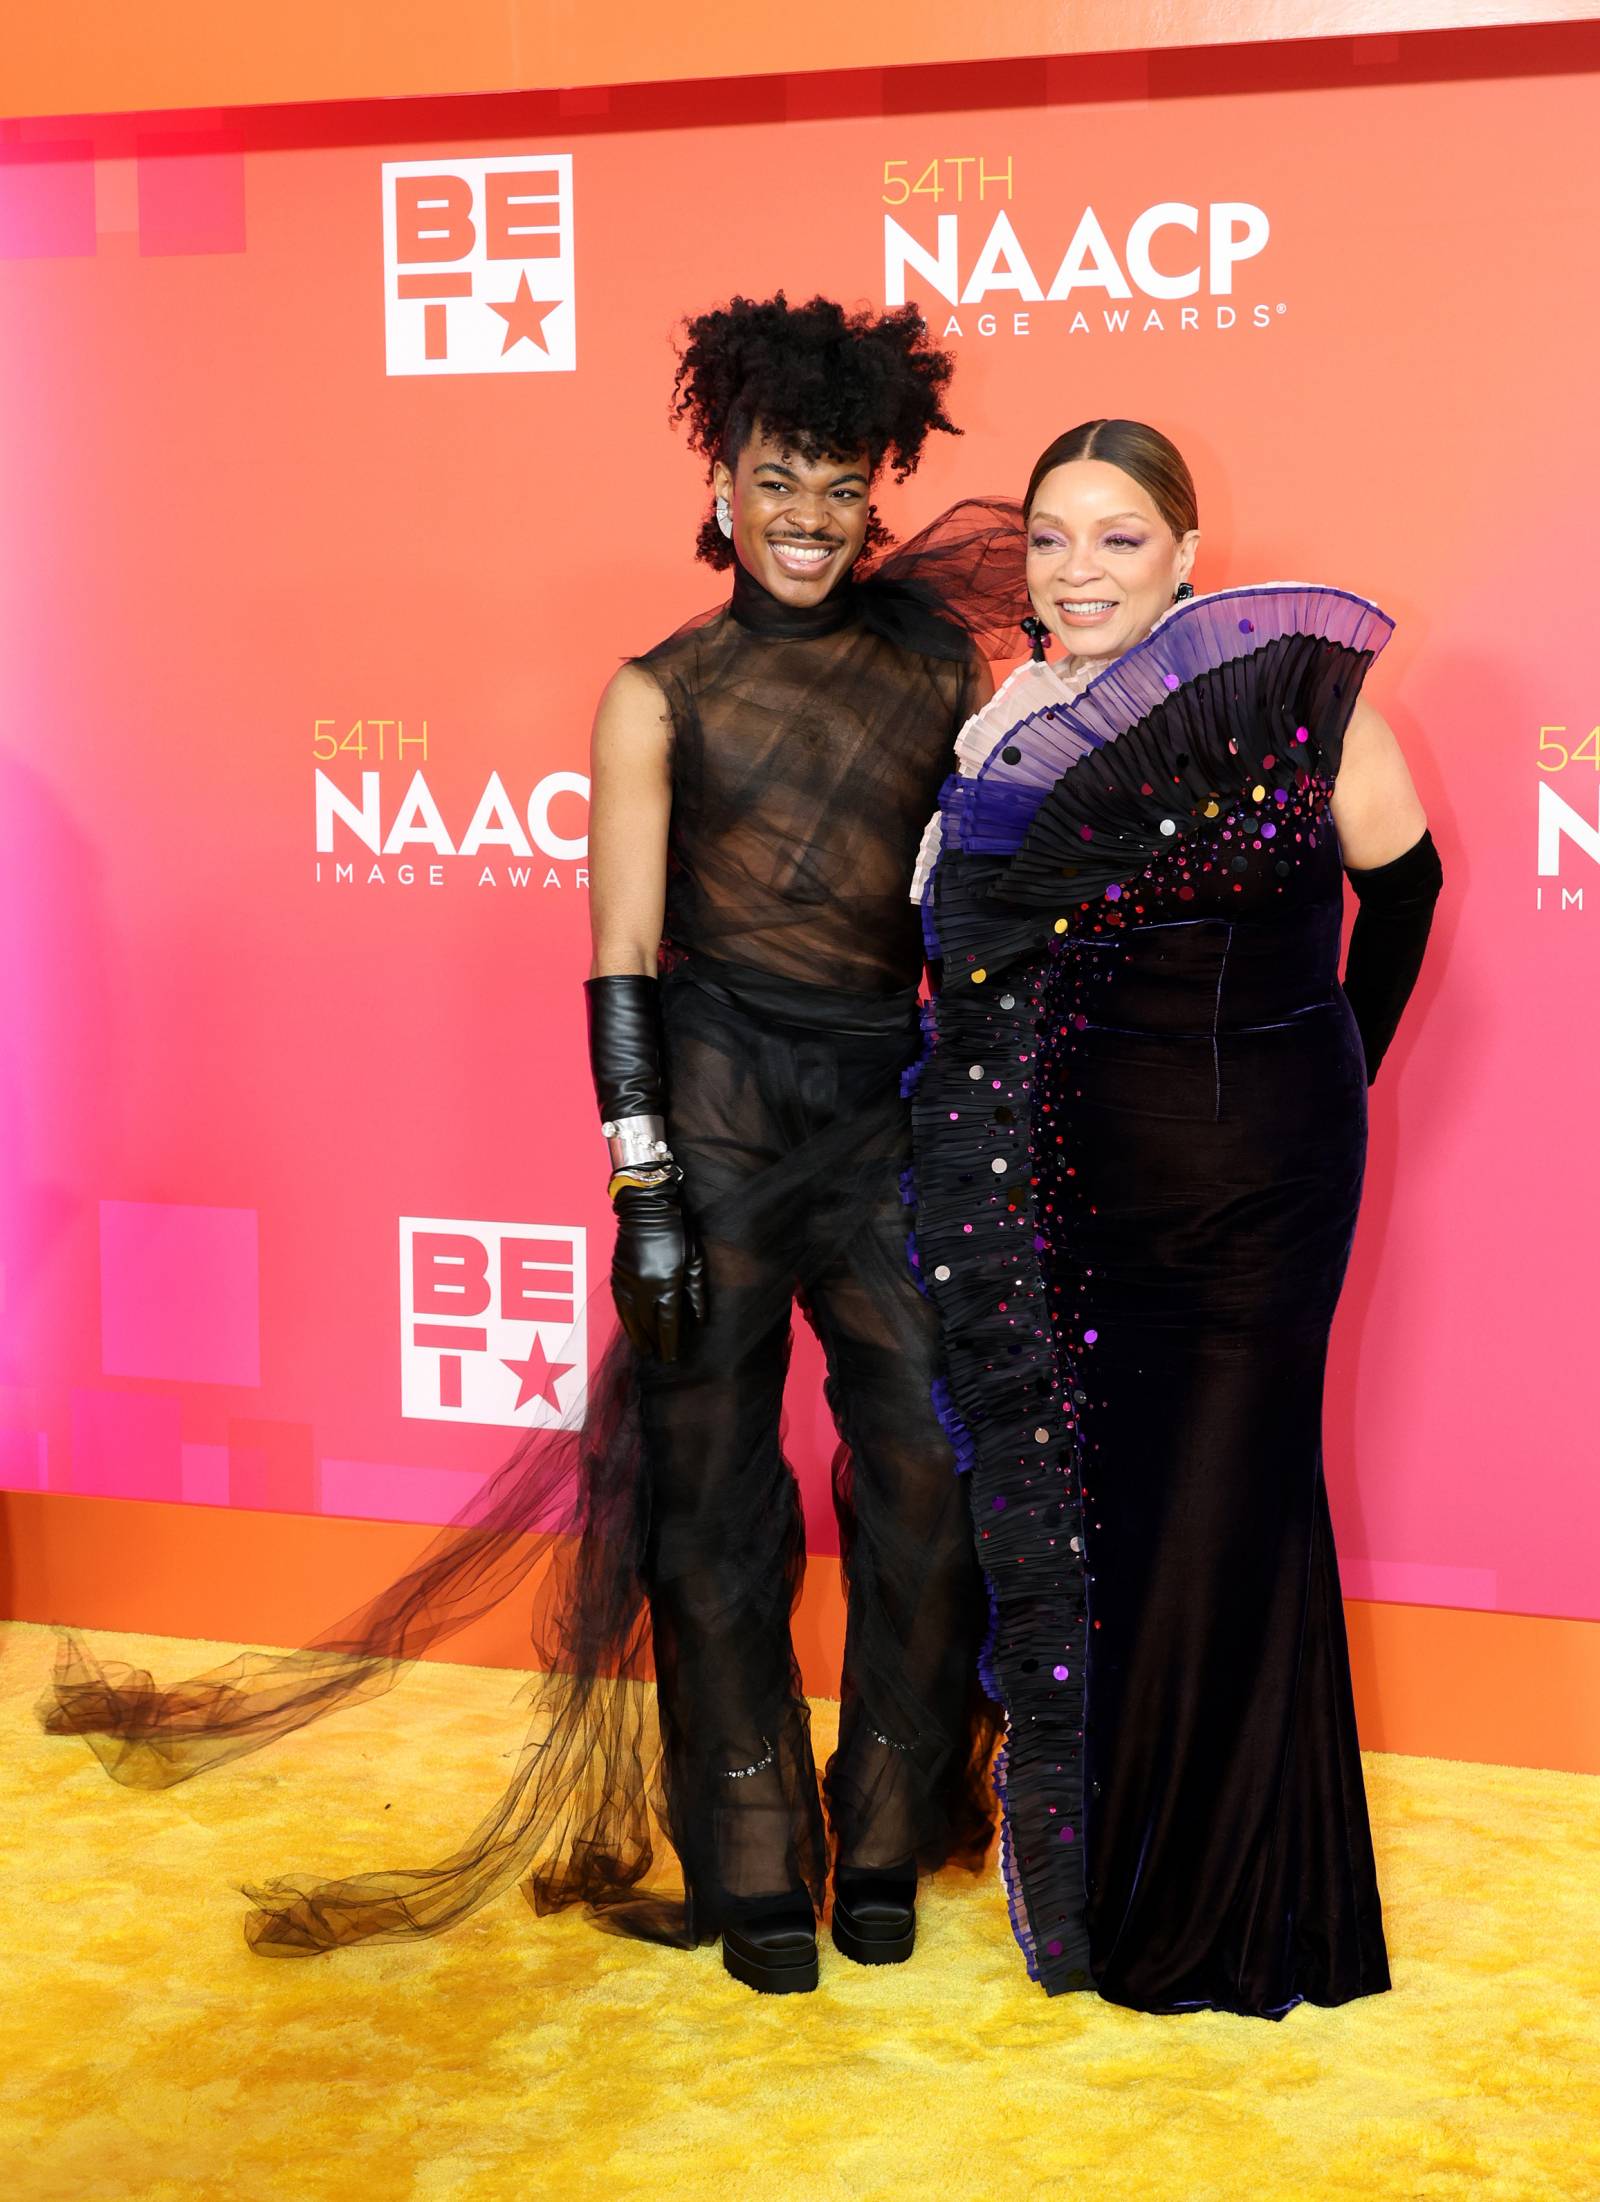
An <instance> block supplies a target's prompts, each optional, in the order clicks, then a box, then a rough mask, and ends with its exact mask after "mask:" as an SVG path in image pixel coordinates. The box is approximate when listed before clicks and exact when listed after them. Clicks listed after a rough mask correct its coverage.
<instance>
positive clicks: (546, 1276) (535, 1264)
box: [400, 1216, 589, 1430]
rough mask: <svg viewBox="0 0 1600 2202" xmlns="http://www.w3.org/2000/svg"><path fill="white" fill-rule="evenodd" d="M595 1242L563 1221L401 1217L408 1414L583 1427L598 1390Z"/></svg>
mask: <svg viewBox="0 0 1600 2202" xmlns="http://www.w3.org/2000/svg"><path fill="white" fill-rule="evenodd" d="M586 1291H587V1283H586V1280H585V1275H584V1235H583V1233H582V1231H581V1230H576V1229H574V1228H573V1227H572V1226H571V1225H568V1224H559V1223H467V1222H462V1221H461V1220H459V1219H456V1218H448V1217H437V1216H402V1217H401V1219H400V1411H401V1413H402V1414H403V1415H406V1416H408V1417H410V1418H412V1419H413V1420H416V1421H422V1422H498V1423H504V1424H506V1425H507V1426H508V1427H510V1428H513V1429H533V1430H536V1429H549V1428H551V1427H552V1425H554V1424H555V1423H558V1422H568V1421H570V1422H572V1423H574V1424H575V1423H576V1422H577V1421H579V1420H581V1418H582V1414H583V1406H584V1398H585V1392H586V1388H587V1384H588V1373H589V1369H588V1358H589V1356H588V1339H587V1335H586V1332H587V1320H586V1315H585V1309H584V1298H585V1294H586Z"/></svg>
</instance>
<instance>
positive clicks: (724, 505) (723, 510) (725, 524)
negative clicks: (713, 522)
mask: <svg viewBox="0 0 1600 2202" xmlns="http://www.w3.org/2000/svg"><path fill="white" fill-rule="evenodd" d="M717 526H718V527H719V528H721V530H722V532H723V534H724V535H729V536H731V535H732V533H733V507H732V505H730V504H729V502H728V500H727V498H726V497H719V498H718V499H717Z"/></svg>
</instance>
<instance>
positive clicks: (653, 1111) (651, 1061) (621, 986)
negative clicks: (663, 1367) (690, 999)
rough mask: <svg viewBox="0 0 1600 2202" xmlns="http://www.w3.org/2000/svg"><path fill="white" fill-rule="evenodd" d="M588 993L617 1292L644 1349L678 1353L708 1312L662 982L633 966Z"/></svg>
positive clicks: (626, 1322)
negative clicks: (671, 1096)
mask: <svg viewBox="0 0 1600 2202" xmlns="http://www.w3.org/2000/svg"><path fill="white" fill-rule="evenodd" d="M583 991H584V995H585V997H586V999H587V1001H588V1005H589V1067H590V1069H591V1070H592V1072H593V1074H594V1091H595V1099H596V1100H597V1101H598V1102H599V1104H600V1115H601V1119H602V1126H601V1128H602V1130H603V1131H604V1132H605V1135H606V1139H607V1141H608V1143H609V1145H610V1148H611V1163H612V1178H611V1196H612V1205H613V1207H614V1208H615V1210H616V1216H617V1237H616V1245H615V1247H614V1248H613V1250H612V1256H611V1297H612V1299H613V1300H614V1301H615V1302H616V1307H617V1314H618V1315H619V1316H620V1318H621V1320H622V1327H623V1329H624V1330H625V1331H626V1332H627V1334H628V1337H629V1339H630V1341H631V1342H632V1344H633V1346H634V1348H635V1350H636V1351H638V1352H639V1353H643V1354H648V1355H650V1356H651V1357H652V1358H653V1359H654V1360H657V1361H675V1360H676V1359H677V1358H678V1348H679V1345H680V1343H681V1340H682V1336H683V1329H684V1324H685V1322H686V1320H687V1319H688V1317H689V1316H691V1315H693V1316H695V1317H697V1318H700V1319H703V1318H704V1316H705V1311H706V1289H705V1265H704V1261H703V1259H702V1256H701V1253H700V1249H699V1246H698V1245H697V1244H696V1242H695V1237H694V1233H693V1230H692V1229H691V1227H690V1224H689V1219H688V1217H687V1216H686V1215H685V1213H684V1207H683V1173H682V1171H681V1170H680V1169H679V1168H678V1167H677V1165H676V1163H674V1161H673V1159H672V1156H671V1153H670V1150H669V1149H668V1147H667V1142H666V1081H665V1078H664V1076H663V1074H662V1064H661V992H660V986H659V983H658V982H657V981H656V980H655V979H653V978H645V977H643V976H640V975H636V974H633V973H627V974H623V975H620V976H617V977H613V978H604V979H589V980H587V981H586V982H585V985H584V989H583Z"/></svg>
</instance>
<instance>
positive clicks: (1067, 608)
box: [1061, 597, 1116, 612]
mask: <svg viewBox="0 0 1600 2202" xmlns="http://www.w3.org/2000/svg"><path fill="white" fill-rule="evenodd" d="M1061 609H1062V610H1063V611H1064V612H1114V611H1115V610H1116V604H1115V602H1114V601H1113V600H1112V599H1111V598H1110V597H1106V598H1104V599H1102V600H1101V601H1100V602H1099V603H1095V604H1063V605H1062V607H1061Z"/></svg>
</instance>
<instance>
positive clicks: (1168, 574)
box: [1028, 459, 1200, 658]
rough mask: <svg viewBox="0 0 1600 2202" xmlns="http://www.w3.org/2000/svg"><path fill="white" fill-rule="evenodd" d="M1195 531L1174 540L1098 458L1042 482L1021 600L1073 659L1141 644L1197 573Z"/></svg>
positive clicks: (1133, 487)
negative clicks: (1025, 598) (1024, 594)
mask: <svg viewBox="0 0 1600 2202" xmlns="http://www.w3.org/2000/svg"><path fill="white" fill-rule="evenodd" d="M1199 544H1200V532H1199V530H1198V529H1197V528H1191V529H1190V530H1189V532H1188V534H1186V535H1182V536H1177V535H1174V534H1173V532H1172V530H1171V528H1170V527H1169V526H1168V525H1167V523H1166V521H1165V520H1163V518H1162V517H1161V514H1160V512H1159V511H1158V510H1157V509H1156V506H1155V504H1154V502H1153V501H1152V499H1151V496H1150V493H1149V491H1148V490H1146V489H1142V488H1141V487H1140V485H1139V484H1138V483H1137V482H1136V481H1135V480H1134V478H1133V476H1132V475H1131V474H1125V473H1124V472H1123V471H1122V469H1121V467H1120V466H1112V465H1110V464H1109V463H1108V462H1107V461H1105V460H1103V459H1072V460H1069V461H1068V462H1067V464H1066V465H1065V466H1058V467H1056V468H1055V469H1054V471H1053V472H1051V473H1049V474H1047V475H1046V476H1045V478H1044V480H1043V481H1042V482H1041V483H1040V484H1039V487H1038V489H1037V491H1036V492H1035V494H1034V500H1033V507H1032V510H1031V511H1030V513H1029V515H1028V594H1029V596H1030V597H1031V598H1032V600H1033V608H1034V611H1035V612H1036V613H1037V614H1038V616H1039V617H1040V619H1042V620H1043V621H1044V623H1045V625H1046V626H1047V627H1048V628H1049V629H1050V631H1051V633H1052V634H1054V635H1055V636H1056V638H1057V639H1058V640H1059V641H1060V642H1061V643H1062V645H1063V646H1064V647H1065V649H1066V650H1067V651H1068V652H1069V653H1070V655H1071V656H1073V657H1076V658H1114V657H1120V656H1121V654H1122V652H1123V651H1124V650H1127V649H1131V648H1132V646H1133V644H1134V643H1136V642H1138V641H1141V640H1142V639H1143V637H1144V636H1145V635H1147V634H1148V633H1149V632H1150V629H1151V628H1152V627H1153V626H1154V625H1155V623H1156V621H1157V620H1158V619H1159V618H1160V617H1161V614H1162V613H1163V612H1164V611H1165V610H1166V608H1167V606H1168V605H1169V604H1170V603H1171V602H1172V598H1173V592H1174V591H1175V590H1176V589H1177V587H1178V585H1179V583H1180V582H1183V581H1187V580H1188V578H1189V575H1190V573H1191V572H1192V570H1193V568H1194V558H1195V552H1196V550H1197V549H1198V548H1199Z"/></svg>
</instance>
